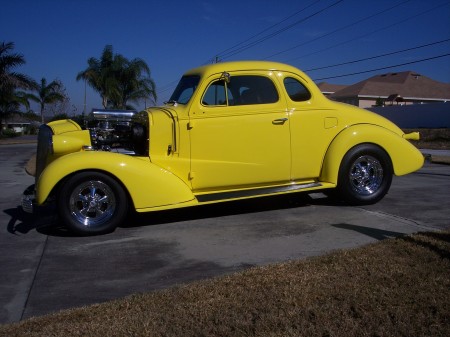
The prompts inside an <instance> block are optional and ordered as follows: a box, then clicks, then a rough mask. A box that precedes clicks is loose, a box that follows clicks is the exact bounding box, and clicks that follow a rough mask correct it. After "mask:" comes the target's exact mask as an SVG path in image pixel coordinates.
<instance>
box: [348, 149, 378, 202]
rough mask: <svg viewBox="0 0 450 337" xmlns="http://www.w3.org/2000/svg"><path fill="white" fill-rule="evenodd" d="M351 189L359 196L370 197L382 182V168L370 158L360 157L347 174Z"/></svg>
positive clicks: (375, 160)
mask: <svg viewBox="0 0 450 337" xmlns="http://www.w3.org/2000/svg"><path fill="white" fill-rule="evenodd" d="M349 181H350V184H351V187H352V189H353V190H354V191H355V192H356V193H358V194H360V195H371V194H373V193H375V192H376V191H378V189H379V188H380V186H381V183H382V182H383V167H382V165H381V163H380V162H379V161H378V160H377V159H376V158H374V157H372V156H368V155H365V156H361V157H359V158H357V159H356V161H355V162H354V163H353V165H352V167H351V169H350V172H349Z"/></svg>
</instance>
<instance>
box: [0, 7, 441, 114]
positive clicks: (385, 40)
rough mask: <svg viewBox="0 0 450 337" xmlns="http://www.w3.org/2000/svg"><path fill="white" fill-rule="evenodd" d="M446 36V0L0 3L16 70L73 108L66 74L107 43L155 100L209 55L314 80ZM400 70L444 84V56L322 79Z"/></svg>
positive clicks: (79, 93) (2, 34)
mask: <svg viewBox="0 0 450 337" xmlns="http://www.w3.org/2000/svg"><path fill="white" fill-rule="evenodd" d="M260 33H261V34H260ZM448 39H450V1H448V0H409V1H408V0H343V1H342V0H341V1H339V0H321V1H317V0H302V1H292V0H276V1H275V0H270V1H264V0H227V1H199V0H191V1H170V0H166V1H137V0H128V1H116V0H109V1H107V0H73V1H70V0H40V1H36V0H21V1H17V0H16V1H5V2H4V3H3V4H2V5H1V6H0V41H5V42H14V43H15V52H18V53H21V54H23V55H24V57H25V60H26V64H25V65H24V66H21V67H20V68H17V69H16V70H17V71H20V72H22V73H25V74H28V75H29V76H31V77H33V78H34V79H36V80H39V79H40V78H42V77H45V78H46V79H47V80H48V81H51V80H54V79H59V80H61V81H62V82H63V84H64V85H65V87H66V89H67V93H68V94H69V96H70V99H71V104H73V106H74V109H75V111H76V113H81V112H82V111H83V104H84V84H83V82H77V81H76V80H75V77H76V75H77V73H78V72H80V71H82V70H84V69H85V68H86V67H87V59H88V58H89V57H92V56H94V57H97V58H98V57H100V54H101V52H102V50H103V48H104V47H105V45H107V44H111V45H112V46H113V49H114V51H115V52H117V53H120V54H122V55H124V56H125V57H127V58H129V59H132V58H137V57H138V58H141V59H143V60H145V61H146V62H147V64H148V65H149V66H150V68H151V71H152V77H153V79H154V80H155V82H156V85H157V90H158V96H159V99H158V103H159V104H162V102H163V101H164V100H167V99H168V97H169V96H170V94H171V91H172V89H173V86H174V85H175V84H176V81H177V80H178V79H179V78H180V76H181V75H182V74H183V72H185V71H186V70H188V69H190V68H193V67H197V66H200V65H203V64H205V63H207V62H208V60H212V59H213V58H214V57H215V56H216V55H219V58H220V57H221V56H226V57H225V58H223V61H231V60H241V59H246V60H248V59H250V60H261V59H267V60H271V61H278V62H284V63H288V64H291V65H293V66H296V67H298V68H300V69H302V70H305V71H306V73H307V74H308V75H309V76H310V77H312V78H313V79H321V78H329V77H334V76H341V75H347V74H353V73H358V72H365V71H368V70H372V69H378V68H383V67H389V66H393V65H398V64H404V63H409V62H415V61H418V60H422V59H428V58H433V57H438V56H442V55H445V54H449V53H450V41H446V42H442V43H437V44H434V45H431V46H428V47H423V48H417V49H413V50H409V51H407V52H402V53H395V54H392V55H390V56H385V57H380V58H374V59H371V60H368V61H364V62H357V63H352V64H347V65H341V66H337V67H331V68H325V69H321V70H312V69H314V68H318V67H325V66H330V65H335V64H339V63H346V62H350V61H354V60H360V59H366V58H369V57H374V56H378V55H382V54H387V53H393V52H396V51H402V50H405V49H410V48H415V47H418V46H423V45H426V44H431V43H435V42H439V41H443V40H448ZM242 42H244V44H241V45H239V47H245V46H246V45H248V44H250V46H248V48H242V49H243V50H241V51H240V52H238V53H231V54H232V55H230V53H228V55H227V54H226V53H224V51H225V52H226V51H227V50H228V49H229V48H232V47H235V46H236V45H238V44H239V43H242ZM233 54H234V55H233ZM405 70H413V71H416V72H418V73H420V74H422V75H424V76H428V77H431V78H433V79H435V80H438V81H441V82H447V83H450V56H445V57H438V58H435V59H433V60H429V61H426V62H420V63H415V64H409V65H404V66H398V67H395V68H391V69H386V70H379V71H375V72H368V73H363V74H358V75H353V76H342V77H337V78H329V79H326V81H327V82H329V83H336V84H352V83H356V82H358V81H361V80H363V79H365V78H368V77H370V76H373V75H376V74H379V73H386V72H399V71H405ZM171 84H172V85H171ZM100 107H101V100H100V97H99V95H98V94H97V93H95V92H93V91H92V90H91V89H89V88H88V90H87V112H90V109H91V108H100Z"/></svg>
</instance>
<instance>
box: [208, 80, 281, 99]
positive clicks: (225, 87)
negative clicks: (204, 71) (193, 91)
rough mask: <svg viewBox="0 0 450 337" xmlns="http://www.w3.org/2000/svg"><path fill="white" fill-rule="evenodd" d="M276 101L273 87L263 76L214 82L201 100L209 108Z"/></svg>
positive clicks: (275, 92) (276, 97) (276, 93)
mask: <svg viewBox="0 0 450 337" xmlns="http://www.w3.org/2000/svg"><path fill="white" fill-rule="evenodd" d="M277 101H278V91H277V89H276V88H275V85H274V84H273V82H272V80H270V79H269V78H267V77H264V76H231V78H230V82H228V83H227V82H225V81H223V80H218V81H215V82H213V83H211V85H210V86H209V87H208V89H206V91H205V94H204V95H203V98H202V104H203V105H210V106H223V105H225V106H235V105H250V104H269V103H275V102H277Z"/></svg>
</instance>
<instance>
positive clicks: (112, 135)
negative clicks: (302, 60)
mask: <svg viewBox="0 0 450 337" xmlns="http://www.w3.org/2000/svg"><path fill="white" fill-rule="evenodd" d="M97 119H98V121H99V125H98V127H96V128H94V129H92V130H83V129H82V128H81V127H80V126H79V125H78V124H76V123H75V122H73V121H71V120H61V121H56V122H52V123H49V124H47V125H43V126H41V128H40V131H39V140H38V150H37V166H36V183H35V185H34V186H33V187H32V188H30V189H29V190H28V192H27V193H26V195H25V196H24V199H23V208H24V209H25V210H28V211H33V209H34V207H36V206H40V205H44V204H46V203H50V202H53V203H56V205H57V209H58V212H59V215H60V217H61V219H62V221H63V222H64V223H65V224H66V225H67V226H68V227H69V228H70V229H71V230H72V231H74V232H77V233H81V234H97V233H105V232H109V231H112V230H114V229H115V228H116V227H117V226H118V225H120V224H121V223H123V222H124V220H125V219H126V217H127V213H128V211H129V209H134V210H136V211H137V212H148V211H156V210H167V209H173V208H179V207H190V206H196V205H203V204H208V203H216V202H223V201H229V200H237V199H245V198H253V197H260V196H267V195H276V194H285V193H295V192H300V191H302V192H309V191H321V190H332V191H334V194H335V195H337V196H338V197H340V198H341V199H342V200H344V201H346V202H347V203H349V204H354V205H361V204H372V203H376V202H377V201H379V200H380V199H382V198H383V197H384V195H385V194H386V193H387V192H388V190H389V188H390V185H391V181H392V176H393V174H395V175H404V174H407V173H410V172H413V171H416V170H417V169H419V168H420V167H421V166H422V165H423V161H424V159H423V156H422V154H421V153H420V152H419V151H418V150H417V149H416V148H415V147H414V146H412V145H411V144H410V142H409V141H408V139H418V137H419V136H418V134H417V133H412V134H404V133H403V132H402V130H400V129H399V128H398V127H397V126H395V125H394V124H393V123H391V122H390V121H388V120H387V119H385V118H383V117H381V116H379V115H376V114H374V113H371V112H369V111H366V110H362V109H359V108H356V107H353V106H350V105H345V104H341V103H337V102H332V101H330V100H328V99H327V98H325V97H324V96H323V95H322V93H321V92H320V91H319V89H318V88H317V87H316V85H315V84H314V83H313V81H312V80H311V79H310V78H309V77H308V76H307V75H305V74H304V73H303V72H301V71H300V70H298V69H296V68H294V67H292V66H289V65H285V64H281V63H274V62H250V61H245V62H229V63H217V64H211V65H207V66H203V67H199V68H196V69H192V70H189V71H188V72H186V73H185V74H184V75H183V76H182V78H181V80H180V82H179V84H178V86H177V87H176V89H175V91H174V93H173V94H172V96H171V98H170V100H169V101H168V102H166V103H165V105H164V106H161V107H152V108H148V109H147V110H146V111H143V112H140V113H132V114H129V113H128V112H120V111H100V112H99V113H98V115H97ZM101 122H102V123H103V124H101ZM102 125H103V126H104V125H108V127H107V128H105V127H102ZM119 149H120V150H119ZM224 207H226V206H224Z"/></svg>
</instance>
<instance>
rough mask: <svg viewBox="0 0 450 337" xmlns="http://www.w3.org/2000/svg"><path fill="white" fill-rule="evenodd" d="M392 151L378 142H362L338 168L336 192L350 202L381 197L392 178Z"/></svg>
mask: <svg viewBox="0 0 450 337" xmlns="http://www.w3.org/2000/svg"><path fill="white" fill-rule="evenodd" d="M392 174H393V169H392V162H391V158H390V157H389V155H388V154H387V153H386V152H385V151H384V150H383V149H382V148H380V147H378V146H377V145H375V144H360V145H357V146H355V147H353V148H351V149H350V150H349V151H348V152H347V153H346V154H345V156H344V158H343V159H342V162H341V166H340V168H339V175H338V184H337V187H336V195H339V197H340V198H341V199H342V200H344V201H346V202H347V203H349V204H351V205H370V204H373V203H376V202H378V201H380V200H381V199H382V198H383V197H384V196H385V195H386V193H387V192H388V191H389V188H390V186H391V182H392Z"/></svg>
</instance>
